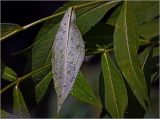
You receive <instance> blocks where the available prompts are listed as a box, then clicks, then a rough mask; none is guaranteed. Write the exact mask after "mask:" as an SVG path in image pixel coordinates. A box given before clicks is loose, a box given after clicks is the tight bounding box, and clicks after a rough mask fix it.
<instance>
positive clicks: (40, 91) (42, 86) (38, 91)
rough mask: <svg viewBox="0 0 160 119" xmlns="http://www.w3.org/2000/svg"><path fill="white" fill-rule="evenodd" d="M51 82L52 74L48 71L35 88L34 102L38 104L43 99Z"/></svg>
mask: <svg viewBox="0 0 160 119" xmlns="http://www.w3.org/2000/svg"><path fill="white" fill-rule="evenodd" d="M51 80H52V72H51V71H50V72H49V73H48V74H47V75H46V76H45V77H44V78H43V79H42V80H41V81H40V82H39V83H38V84H37V85H36V87H35V95H36V102H37V103H39V102H40V101H41V99H42V98H43V97H44V95H45V93H46V91H47V89H48V86H49V84H50V82H51Z"/></svg>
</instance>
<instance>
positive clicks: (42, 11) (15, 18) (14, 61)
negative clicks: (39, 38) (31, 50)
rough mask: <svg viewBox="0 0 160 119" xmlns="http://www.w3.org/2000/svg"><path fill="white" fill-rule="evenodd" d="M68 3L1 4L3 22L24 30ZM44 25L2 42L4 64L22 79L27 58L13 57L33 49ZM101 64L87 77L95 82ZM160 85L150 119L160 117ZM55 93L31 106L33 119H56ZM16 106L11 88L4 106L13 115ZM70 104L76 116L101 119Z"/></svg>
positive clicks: (154, 91)
mask: <svg viewBox="0 0 160 119" xmlns="http://www.w3.org/2000/svg"><path fill="white" fill-rule="evenodd" d="M64 3H65V1H61V2H58V1H45V2H42V1H32V2H31V1H14V2H13V1H1V22H5V23H15V24H19V25H21V26H24V25H27V24H29V23H31V22H33V21H36V20H39V19H41V18H43V17H46V16H49V15H51V14H52V13H53V12H54V11H55V10H56V9H58V8H59V7H60V6H62V5H63V4H64ZM42 25H43V23H41V24H38V25H36V26H34V27H32V28H29V29H27V30H25V31H22V32H20V33H18V34H16V35H15V36H12V37H10V38H8V39H6V40H4V41H2V42H1V60H2V61H4V63H5V64H6V65H7V66H9V67H11V68H12V69H13V70H14V71H15V72H16V73H17V74H18V77H20V76H22V75H24V67H25V64H26V60H27V57H25V56H21V55H13V53H15V52H17V51H21V50H23V49H25V48H26V47H28V46H30V45H31V44H32V43H33V41H34V39H35V37H36V35H37V33H38V31H39V29H40V28H41V26H42ZM92 61H93V60H92ZM98 63H99V62H98V61H97V60H96V61H95V62H92V63H91V65H87V68H88V69H89V70H88V69H87V68H86V71H88V72H87V73H88V75H90V76H91V77H92V79H93V78H95V79H96V76H95V75H96V74H97V72H96V71H95V70H94V71H93V70H92V69H95V67H94V68H93V66H92V65H93V64H98ZM96 69H97V70H99V69H100V67H99V64H98V65H96ZM158 83H159V82H158V81H157V82H156V83H155V84H154V85H153V89H152V90H151V96H152V97H153V99H152V100H151V101H152V103H151V104H152V105H153V112H154V113H151V114H147V117H156V116H155V115H157V114H158V97H157V96H158V95H157V94H158V90H157V88H158ZM8 84H9V82H7V81H1V87H4V86H6V85H8ZM96 85H97V84H96ZM53 92H54V91H53V87H52V86H50V88H49V89H48V91H47V94H46V95H45V97H44V99H43V100H42V101H41V103H40V105H38V106H36V108H33V107H35V104H31V103H30V106H29V109H32V108H33V110H32V111H31V116H32V117H37V118H38V117H43V118H47V117H53V115H51V114H49V113H50V112H49V110H51V111H52V108H51V107H52V106H54V107H56V105H55V103H53V101H52V102H51V103H49V102H50V101H51V100H52V99H53V100H54V101H56V100H55V97H53V96H52V95H53ZM26 102H27V101H26ZM12 104H13V99H12V88H11V89H9V90H8V91H6V92H5V93H3V95H2V97H1V106H2V109H5V110H7V111H8V112H12V106H11V105H12ZM68 104H70V105H72V104H76V105H75V106H73V105H72V106H71V107H72V110H74V113H75V115H79V113H80V115H81V116H82V115H85V116H84V117H95V115H98V114H97V113H95V112H96V111H95V110H93V109H92V108H90V107H89V106H88V105H87V106H86V104H84V103H77V102H75V100H74V99H72V98H70V100H69V101H68ZM70 105H66V107H67V106H68V107H70ZM80 105H82V106H80ZM50 106H51V107H50ZM78 108H81V112H78V111H79V110H78ZM69 109H70V108H69ZM69 109H68V112H67V111H66V113H67V114H66V115H65V117H71V115H74V114H73V113H72V112H70V110H69ZM76 111H77V112H76ZM81 116H80V117H81Z"/></svg>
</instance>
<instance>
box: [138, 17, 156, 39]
mask: <svg viewBox="0 0 160 119" xmlns="http://www.w3.org/2000/svg"><path fill="white" fill-rule="evenodd" d="M139 33H140V35H141V36H142V37H144V38H145V39H146V40H150V39H152V38H154V37H156V36H158V35H159V19H154V20H151V21H149V22H147V23H145V24H142V25H141V26H140V27H139Z"/></svg>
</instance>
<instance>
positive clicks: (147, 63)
mask: <svg viewBox="0 0 160 119" xmlns="http://www.w3.org/2000/svg"><path fill="white" fill-rule="evenodd" d="M152 54H153V47H152V46H150V47H148V48H146V49H145V50H144V51H143V52H142V53H141V54H140V56H139V59H140V62H141V66H142V69H143V71H144V76H145V80H146V82H147V87H148V94H150V87H151V74H152V68H151V67H152Z"/></svg>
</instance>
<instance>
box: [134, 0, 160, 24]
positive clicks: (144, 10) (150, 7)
mask: <svg viewBox="0 0 160 119" xmlns="http://www.w3.org/2000/svg"><path fill="white" fill-rule="evenodd" d="M132 4H133V8H134V13H135V14H136V18H137V21H138V24H142V23H144V22H148V21H150V20H152V19H153V18H155V17H157V16H159V3H158V1H133V2H132Z"/></svg>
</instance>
